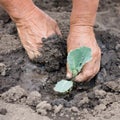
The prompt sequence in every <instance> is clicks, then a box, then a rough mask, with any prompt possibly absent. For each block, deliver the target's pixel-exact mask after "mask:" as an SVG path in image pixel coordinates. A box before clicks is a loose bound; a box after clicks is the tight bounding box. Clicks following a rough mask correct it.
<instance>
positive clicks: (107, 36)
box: [0, 0, 120, 120]
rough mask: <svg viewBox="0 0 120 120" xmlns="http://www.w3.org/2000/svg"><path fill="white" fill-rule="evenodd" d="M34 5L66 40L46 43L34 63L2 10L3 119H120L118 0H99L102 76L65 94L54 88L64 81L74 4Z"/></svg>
mask: <svg viewBox="0 0 120 120" xmlns="http://www.w3.org/2000/svg"><path fill="white" fill-rule="evenodd" d="M34 1H35V3H36V5H37V6H38V7H40V8H42V9H43V10H45V12H46V13H47V14H49V15H50V16H52V17H53V18H54V19H55V20H57V22H58V24H59V26H60V28H61V31H62V34H63V38H61V37H59V36H56V35H53V36H51V37H49V38H48V39H44V38H43V43H44V47H43V50H42V51H41V52H42V53H43V54H42V55H43V56H42V58H41V59H37V60H36V61H34V62H33V61H30V60H29V59H28V56H27V55H26V52H25V51H24V49H23V47H22V46H21V43H20V42H19V38H18V35H17V31H16V27H15V25H14V23H13V22H12V21H11V19H10V18H9V16H8V15H7V14H6V13H5V12H4V11H3V10H2V9H0V120H8V119H10V120H23V119H25V120H33V119H35V120H37V119H40V120H44V119H45V120H49V119H51V120H108V119H109V120H119V118H120V114H119V113H120V31H119V30H120V22H119V21H120V17H119V16H120V2H119V0H106V1H104V0H101V1H100V5H99V10H98V14H97V20H96V24H95V33H96V38H97V41H98V44H99V46H100V47H101V50H102V60H101V69H100V72H99V73H98V75H97V76H96V77H95V78H94V79H93V80H91V81H90V82H89V83H79V84H78V85H77V86H75V87H74V88H73V90H72V91H71V92H70V93H69V94H65V95H58V94H56V93H55V92H54V91H53V87H54V85H55V83H56V82H57V81H58V80H60V79H62V78H65V72H66V67H65V66H66V65H65V63H66V37H67V35H68V31H69V16H70V11H71V6H72V5H71V0H66V1H64V0H61V1H57V0H51V2H49V1H48V0H44V1H42V3H43V4H40V3H41V0H34ZM66 6H67V7H66ZM23 113H24V115H23ZM11 116H13V117H11Z"/></svg>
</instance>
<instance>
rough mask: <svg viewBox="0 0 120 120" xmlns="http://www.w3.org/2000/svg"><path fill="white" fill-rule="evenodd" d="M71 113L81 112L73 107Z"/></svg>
mask: <svg viewBox="0 0 120 120" xmlns="http://www.w3.org/2000/svg"><path fill="white" fill-rule="evenodd" d="M71 111H72V112H76V113H78V112H79V109H78V108H77V107H74V106H73V107H71Z"/></svg>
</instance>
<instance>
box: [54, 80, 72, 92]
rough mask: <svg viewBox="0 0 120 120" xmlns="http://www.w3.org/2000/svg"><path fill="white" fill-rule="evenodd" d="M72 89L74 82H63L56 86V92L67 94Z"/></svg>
mask: <svg viewBox="0 0 120 120" xmlns="http://www.w3.org/2000/svg"><path fill="white" fill-rule="evenodd" d="M72 87H73V81H68V80H61V81H59V82H58V83H57V84H56V85H55V87H54V91H56V92H60V93H65V92H68V91H69V90H70V89H71V88H72Z"/></svg>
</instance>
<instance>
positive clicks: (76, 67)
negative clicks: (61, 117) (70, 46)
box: [54, 47, 92, 93]
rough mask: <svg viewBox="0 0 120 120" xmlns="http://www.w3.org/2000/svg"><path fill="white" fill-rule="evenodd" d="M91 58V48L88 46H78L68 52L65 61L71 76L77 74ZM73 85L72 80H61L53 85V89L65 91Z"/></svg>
mask: <svg viewBox="0 0 120 120" xmlns="http://www.w3.org/2000/svg"><path fill="white" fill-rule="evenodd" d="M91 59H92V55H91V49H90V48H88V47H80V48H77V49H75V50H72V51H70V52H69V53H68V56H67V63H68V66H69V69H70V71H71V72H72V74H73V77H75V76H77V75H78V73H79V72H80V71H81V69H82V67H83V66H84V65H85V64H86V63H87V62H89V61H90V60H91ZM72 87H73V81H67V80H61V81H59V82H58V83H57V84H56V85H55V87H54V91H56V92H60V93H65V92H68V90H70V89H71V88H72Z"/></svg>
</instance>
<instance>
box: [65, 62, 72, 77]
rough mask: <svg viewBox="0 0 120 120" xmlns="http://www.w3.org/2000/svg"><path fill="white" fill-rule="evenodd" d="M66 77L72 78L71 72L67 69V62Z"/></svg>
mask: <svg viewBox="0 0 120 120" xmlns="http://www.w3.org/2000/svg"><path fill="white" fill-rule="evenodd" d="M66 78H68V79H71V78H72V73H71V71H70V70H69V67H68V64H67V74H66Z"/></svg>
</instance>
